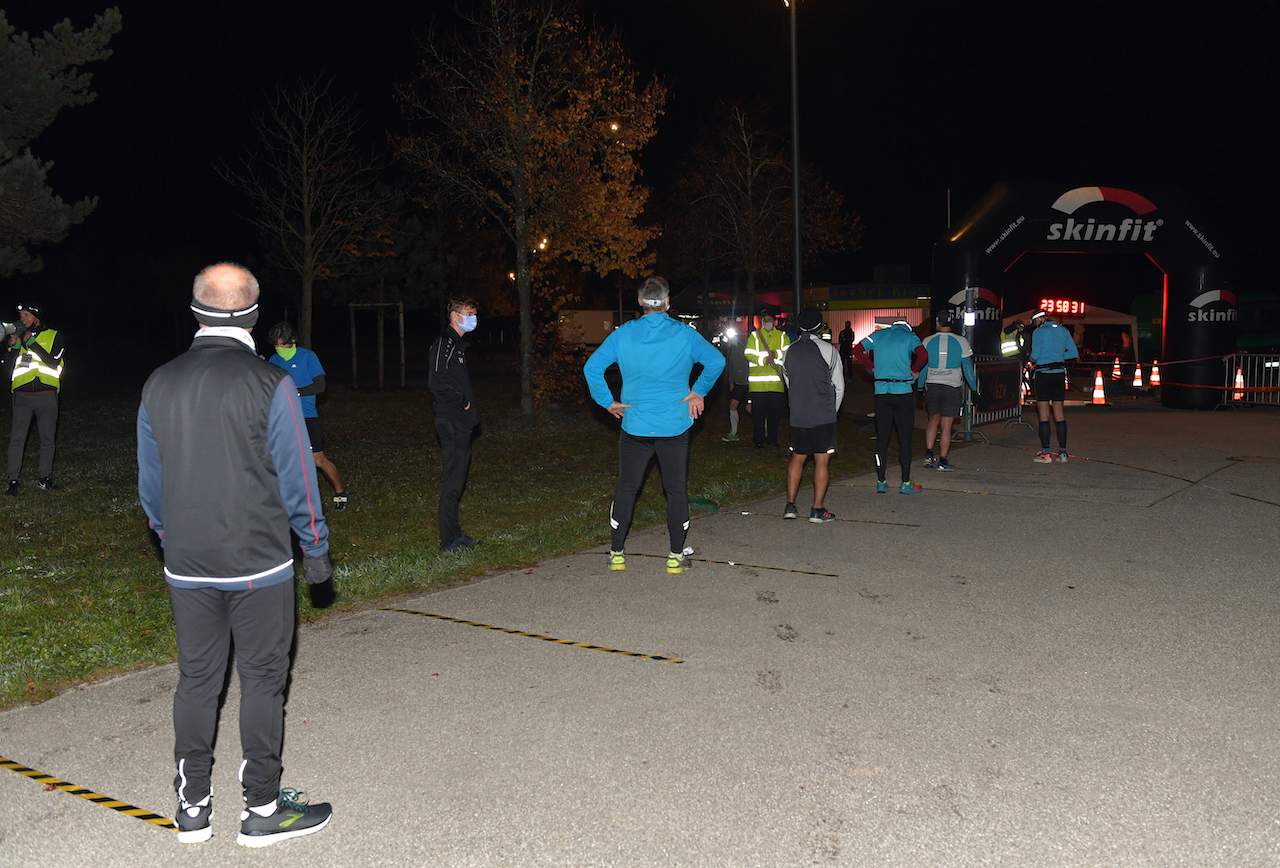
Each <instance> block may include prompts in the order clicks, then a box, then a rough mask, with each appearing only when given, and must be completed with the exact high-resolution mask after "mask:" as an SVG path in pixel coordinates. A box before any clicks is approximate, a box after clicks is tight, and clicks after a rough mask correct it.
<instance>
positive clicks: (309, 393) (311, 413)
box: [267, 320, 347, 512]
mask: <svg viewBox="0 0 1280 868" xmlns="http://www.w3.org/2000/svg"><path fill="white" fill-rule="evenodd" d="M267 341H268V342H269V343H270V344H271V346H273V347H275V351H276V352H275V355H273V356H272V357H271V358H269V359H267V361H269V362H271V364H273V365H275V366H276V367H278V368H283V369H284V370H286V371H288V372H289V376H290V377H292V378H293V384H294V385H295V386H297V387H298V398H299V399H301V401H302V415H303V417H304V421H305V422H306V423H307V434H309V435H310V436H311V457H312V458H314V459H315V461H316V470H318V471H320V472H321V473H323V474H324V475H325V476H327V477H328V478H329V483H330V484H331V485H332V486H333V508H334V511H336V512H342V511H343V510H344V509H346V508H347V490H346V489H345V488H343V487H342V477H341V476H339V475H338V467H337V465H335V464H334V463H333V462H332V461H330V460H329V459H328V458H327V457H325V454H324V428H322V427H321V426H320V414H319V412H317V411H316V396H317V395H319V394H320V393H321V392H323V391H324V388H325V382H324V366H323V365H321V364H320V357H319V356H317V355H316V354H315V353H313V352H312V351H311V350H309V349H307V348H306V347H300V346H298V332H297V331H296V330H295V329H294V327H293V326H292V325H291V324H290V323H288V322H286V321H284V320H281V321H280V322H278V323H276V324H275V325H273V326H272V327H271V331H269V332H267Z"/></svg>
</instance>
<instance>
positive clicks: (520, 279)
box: [516, 228, 533, 416]
mask: <svg viewBox="0 0 1280 868" xmlns="http://www.w3.org/2000/svg"><path fill="white" fill-rule="evenodd" d="M528 234H529V232H528V229H527V228H519V229H517V231H516V238H517V241H516V289H517V291H518V293H519V296H520V412H521V413H523V414H524V415H526V416H532V415H533V275H532V274H531V273H530V269H529V239H528V237H527V236H528Z"/></svg>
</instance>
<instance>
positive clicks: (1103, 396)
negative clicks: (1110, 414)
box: [1093, 371, 1107, 404]
mask: <svg viewBox="0 0 1280 868" xmlns="http://www.w3.org/2000/svg"><path fill="white" fill-rule="evenodd" d="M1093 403H1095V404H1105V403H1107V392H1106V390H1105V389H1103V388H1102V371H1098V375H1097V376H1096V377H1094V380H1093Z"/></svg>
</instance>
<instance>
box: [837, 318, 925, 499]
mask: <svg viewBox="0 0 1280 868" xmlns="http://www.w3.org/2000/svg"><path fill="white" fill-rule="evenodd" d="M853 358H854V360H855V361H856V362H857V363H858V364H860V365H862V366H863V367H865V368H870V369H871V371H872V374H873V375H874V376H875V378H876V478H877V480H878V481H877V482H876V494H884V493H886V492H887V491H888V490H889V483H888V482H887V481H885V471H886V469H887V462H888V460H889V437H890V435H891V434H893V432H894V431H895V430H897V432H898V466H899V468H900V469H901V471H902V485H901V486H900V487H899V488H898V492H899V493H900V494H916V493H917V492H919V491H922V490H923V486H921V485H917V484H916V483H914V482H912V481H911V432H912V431H913V430H914V429H915V419H916V397H915V388H916V374H918V373H920V370H921V369H922V368H923V367H924V366H925V365H927V364H929V353H928V352H926V351H925V348H924V347H922V346H921V345H920V338H918V337H916V333H915V332H913V331H912V330H911V324H910V323H908V322H907V321H906V320H902V319H900V320H896V321H894V323H893V324H892V325H891V326H889V327H888V328H887V329H879V330H878V331H874V332H872V333H871V334H869V335H867V336H866V337H865V338H863V339H862V340H861V341H859V342H858V343H857V344H855V345H854V347H853Z"/></svg>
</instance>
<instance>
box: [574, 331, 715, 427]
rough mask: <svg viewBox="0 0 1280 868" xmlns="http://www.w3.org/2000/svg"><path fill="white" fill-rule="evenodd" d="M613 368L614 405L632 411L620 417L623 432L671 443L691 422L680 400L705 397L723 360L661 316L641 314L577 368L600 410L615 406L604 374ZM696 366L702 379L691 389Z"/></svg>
mask: <svg viewBox="0 0 1280 868" xmlns="http://www.w3.org/2000/svg"><path fill="white" fill-rule="evenodd" d="M615 363H616V364H617V366H618V369H619V370H620V371H622V395H621V397H620V398H619V399H618V400H619V401H620V402H621V403H623V404H630V405H631V406H630V407H628V408H627V409H626V410H625V412H624V413H623V415H622V430H623V431H626V432H627V433H628V434H631V435H632V436H634V437H675V436H676V435H678V434H683V433H684V432H685V431H687V430H689V427H690V426H691V425H692V424H693V420H692V419H691V418H690V417H689V405H688V404H687V403H683V402H684V399H685V398H686V397H688V395H689V392H690V391H691V390H692V391H694V392H697V393H698V394H699V395H706V394H707V392H709V391H711V387H712V386H714V385H715V382H716V379H717V378H719V376H720V372H721V371H723V370H724V356H722V355H721V354H720V351H719V350H717V349H716V348H715V347H714V346H712V345H711V342H710V341H708V340H707V339H706V338H704V337H703V336H702V335H700V334H698V332H697V331H696V330H694V329H692V328H690V327H689V326H687V325H685V324H684V323H682V322H680V321H678V320H675V319H672V318H671V317H669V316H667V315H666V314H665V313H649V314H645V315H644V316H642V317H640V318H639V319H635V320H632V321H631V322H629V323H626V324H625V325H623V326H621V327H620V328H617V329H614V330H613V332H612V334H610V335H609V337H607V338H605V341H604V343H602V344H601V345H600V346H599V347H598V348H597V349H596V351H595V352H594V353H592V354H591V358H589V359H587V363H586V364H585V365H583V366H582V373H583V376H585V377H586V379H587V385H588V386H589V387H590V389H591V398H592V400H594V401H595V402H596V403H597V404H599V405H600V406H601V407H606V408H607V407H608V406H609V405H610V404H612V403H613V402H614V397H613V392H611V391H610V390H609V384H608V383H606V382H605V379H604V372H605V371H606V370H608V368H609V366H610V365H613V364H615ZM697 363H701V364H702V373H701V374H700V375H699V376H698V380H697V382H695V383H694V384H693V386H692V389H691V388H690V386H689V375H690V373H691V372H692V371H693V366H694V365H695V364H697Z"/></svg>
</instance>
